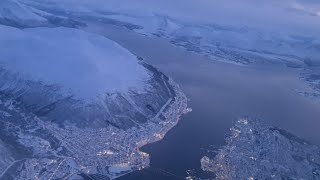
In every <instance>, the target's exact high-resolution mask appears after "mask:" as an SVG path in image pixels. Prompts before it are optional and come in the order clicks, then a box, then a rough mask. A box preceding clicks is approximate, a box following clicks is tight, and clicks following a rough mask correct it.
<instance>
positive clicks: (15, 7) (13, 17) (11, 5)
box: [0, 0, 85, 28]
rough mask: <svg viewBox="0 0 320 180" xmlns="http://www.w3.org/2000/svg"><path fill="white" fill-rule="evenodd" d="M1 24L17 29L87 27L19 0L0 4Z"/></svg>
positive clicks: (7, 0)
mask: <svg viewBox="0 0 320 180" xmlns="http://www.w3.org/2000/svg"><path fill="white" fill-rule="evenodd" d="M0 24H3V25H8V26H13V27H17V28H28V27H29V28H30V27H39V26H42V27H56V26H65V27H79V26H84V25H85V24H83V23H80V22H78V21H74V20H72V19H70V18H68V17H65V16H58V15H54V14H51V13H49V12H46V11H42V10H40V9H37V8H36V7H33V6H30V5H28V4H26V3H25V2H24V1H19V0H2V1H1V2H0Z"/></svg>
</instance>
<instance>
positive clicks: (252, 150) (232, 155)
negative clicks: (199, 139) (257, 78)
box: [201, 118, 320, 180]
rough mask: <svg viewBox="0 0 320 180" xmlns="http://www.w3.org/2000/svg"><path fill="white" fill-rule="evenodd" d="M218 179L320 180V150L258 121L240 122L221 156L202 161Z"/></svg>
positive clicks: (210, 155)
mask: <svg viewBox="0 0 320 180" xmlns="http://www.w3.org/2000/svg"><path fill="white" fill-rule="evenodd" d="M201 167H202V169H203V170H204V171H207V172H211V173H213V174H215V175H216V178H217V179H249V180H250V179H315V180H316V179H320V148H319V147H318V146H315V145H312V144H310V143H308V142H306V141H304V140H302V139H300V138H298V137H296V136H294V135H292V134H290V133H288V132H287V131H285V130H282V129H279V128H276V127H272V126H269V125H267V124H265V123H264V122H263V121H261V120H258V119H250V118H242V119H240V120H238V121H237V122H236V124H235V126H234V127H233V128H231V135H230V136H229V137H228V138H227V139H226V145H225V146H223V147H222V148H221V149H219V150H218V153H217V155H215V154H214V153H211V154H208V156H205V157H203V158H202V159H201Z"/></svg>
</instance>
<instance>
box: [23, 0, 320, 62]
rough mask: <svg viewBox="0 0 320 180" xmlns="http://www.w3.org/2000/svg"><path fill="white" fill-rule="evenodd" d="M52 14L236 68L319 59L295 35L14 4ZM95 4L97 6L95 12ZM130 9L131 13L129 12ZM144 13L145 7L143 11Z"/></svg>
mask: <svg viewBox="0 0 320 180" xmlns="http://www.w3.org/2000/svg"><path fill="white" fill-rule="evenodd" d="M20 1H22V2H25V3H26V4H28V5H30V6H33V7H36V8H38V9H41V10H42V11H47V12H50V13H52V14H56V15H60V16H67V17H69V18H73V19H75V20H77V21H81V22H82V23H84V24H85V23H87V22H90V23H93V22H97V23H100V24H101V23H103V24H111V25H115V26H119V27H123V28H127V29H129V30H133V31H135V32H138V33H142V34H146V35H149V36H157V37H162V38H167V39H168V40H169V41H171V42H172V43H173V44H174V45H177V46H180V47H183V48H185V49H187V50H188V51H193V52H196V53H199V54H202V55H205V56H209V57H211V58H212V59H214V60H220V61H225V62H231V63H237V64H252V63H265V62H268V63H282V64H287V65H289V66H301V65H303V63H304V62H303V61H304V60H305V59H311V60H317V59H318V57H319V56H320V53H319V52H320V49H319V48H320V39H319V36H318V37H314V36H307V35H305V34H301V33H300V34H299V33H286V32H281V31H279V32H278V31H266V30H264V29H258V28H252V27H247V26H230V25H224V24H220V23H219V24H218V23H207V24H205V23H199V22H193V21H188V20H187V19H181V18H180V19H178V18H173V17H170V16H168V15H162V14H157V13H153V12H149V11H148V10H146V11H145V12H141V11H138V10H135V11H134V10H132V8H131V10H127V9H130V8H126V7H125V6H123V7H119V8H115V9H112V8H108V6H102V5H103V2H102V1H90V2H86V1H81V2H79V3H77V4H76V5H77V6H75V5H74V2H73V1H66V2H61V1H59V0H47V1H45V2H43V1H39V0H20ZM99 5H101V6H102V7H99ZM133 9H134V8H133ZM146 9H148V8H146Z"/></svg>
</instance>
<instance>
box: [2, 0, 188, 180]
mask: <svg viewBox="0 0 320 180" xmlns="http://www.w3.org/2000/svg"><path fill="white" fill-rule="evenodd" d="M1 3H2V4H1V8H2V9H1V11H0V12H1V17H3V19H1V21H0V129H1V131H0V150H1V151H0V179H17V180H23V179H25V180H30V179H41V180H48V179H63V178H64V179H73V178H76V179H77V178H78V179H79V178H80V179H81V177H82V178H84V179H85V178H88V177H90V178H94V177H95V176H100V177H104V178H105V179H114V178H115V177H118V176H121V175H123V174H126V173H128V172H131V171H133V170H137V169H140V168H143V167H147V166H148V165H149V156H148V155H147V154H145V153H143V152H140V151H139V148H140V147H142V146H144V145H146V144H148V143H151V142H154V141H157V140H160V139H162V138H163V136H164V134H165V133H166V132H167V131H169V130H170V129H171V128H172V127H173V126H175V125H176V123H177V122H178V120H179V117H180V115H181V114H182V113H184V112H185V111H186V104H187V103H186V97H185V96H184V94H183V93H182V92H181V91H180V89H179V87H178V86H177V85H176V84H175V83H174V82H173V81H172V80H171V79H169V78H168V77H167V76H165V75H164V74H162V73H161V72H159V71H158V70H157V69H156V68H154V67H152V66H151V65H149V64H146V63H145V62H143V59H142V58H140V57H137V56H135V55H134V54H132V53H131V52H129V51H128V50H126V49H124V48H123V47H121V46H120V45H118V44H117V43H115V42H113V41H111V40H109V39H108V38H106V37H103V36H101V35H99V34H92V33H88V32H85V31H83V30H79V29H77V28H76V27H77V26H73V25H72V24H73V22H78V21H77V20H76V19H75V18H74V17H72V16H70V17H66V16H62V15H61V14H54V13H52V12H48V11H45V10H40V9H37V8H36V7H31V6H29V5H26V4H23V3H21V1H19V2H18V1H11V0H6V1H3V2H1ZM53 19H55V20H57V19H64V20H66V21H55V20H53ZM8 22H9V23H8ZM61 22H63V23H61ZM70 23H71V24H70ZM79 24H83V23H79ZM65 26H67V27H65ZM70 27H73V28H70Z"/></svg>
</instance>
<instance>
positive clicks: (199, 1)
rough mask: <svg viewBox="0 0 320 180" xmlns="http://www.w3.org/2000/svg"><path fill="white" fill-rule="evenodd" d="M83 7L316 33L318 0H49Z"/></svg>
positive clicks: (319, 19) (319, 14)
mask: <svg viewBox="0 0 320 180" xmlns="http://www.w3.org/2000/svg"><path fill="white" fill-rule="evenodd" d="M49 1H61V2H63V3H65V2H74V3H76V4H78V5H79V6H81V5H84V6H85V7H86V8H93V7H94V8H103V9H108V10H113V11H119V10H120V11H130V12H134V13H146V14H148V13H161V14H166V15H169V16H173V17H177V18H180V19H183V20H187V21H195V22H214V23H224V24H234V25H246V26H255V27H262V28H265V29H267V28H271V29H275V30H277V29H282V30H290V31H299V32H300V33H301V32H306V33H314V34H320V0H49Z"/></svg>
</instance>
